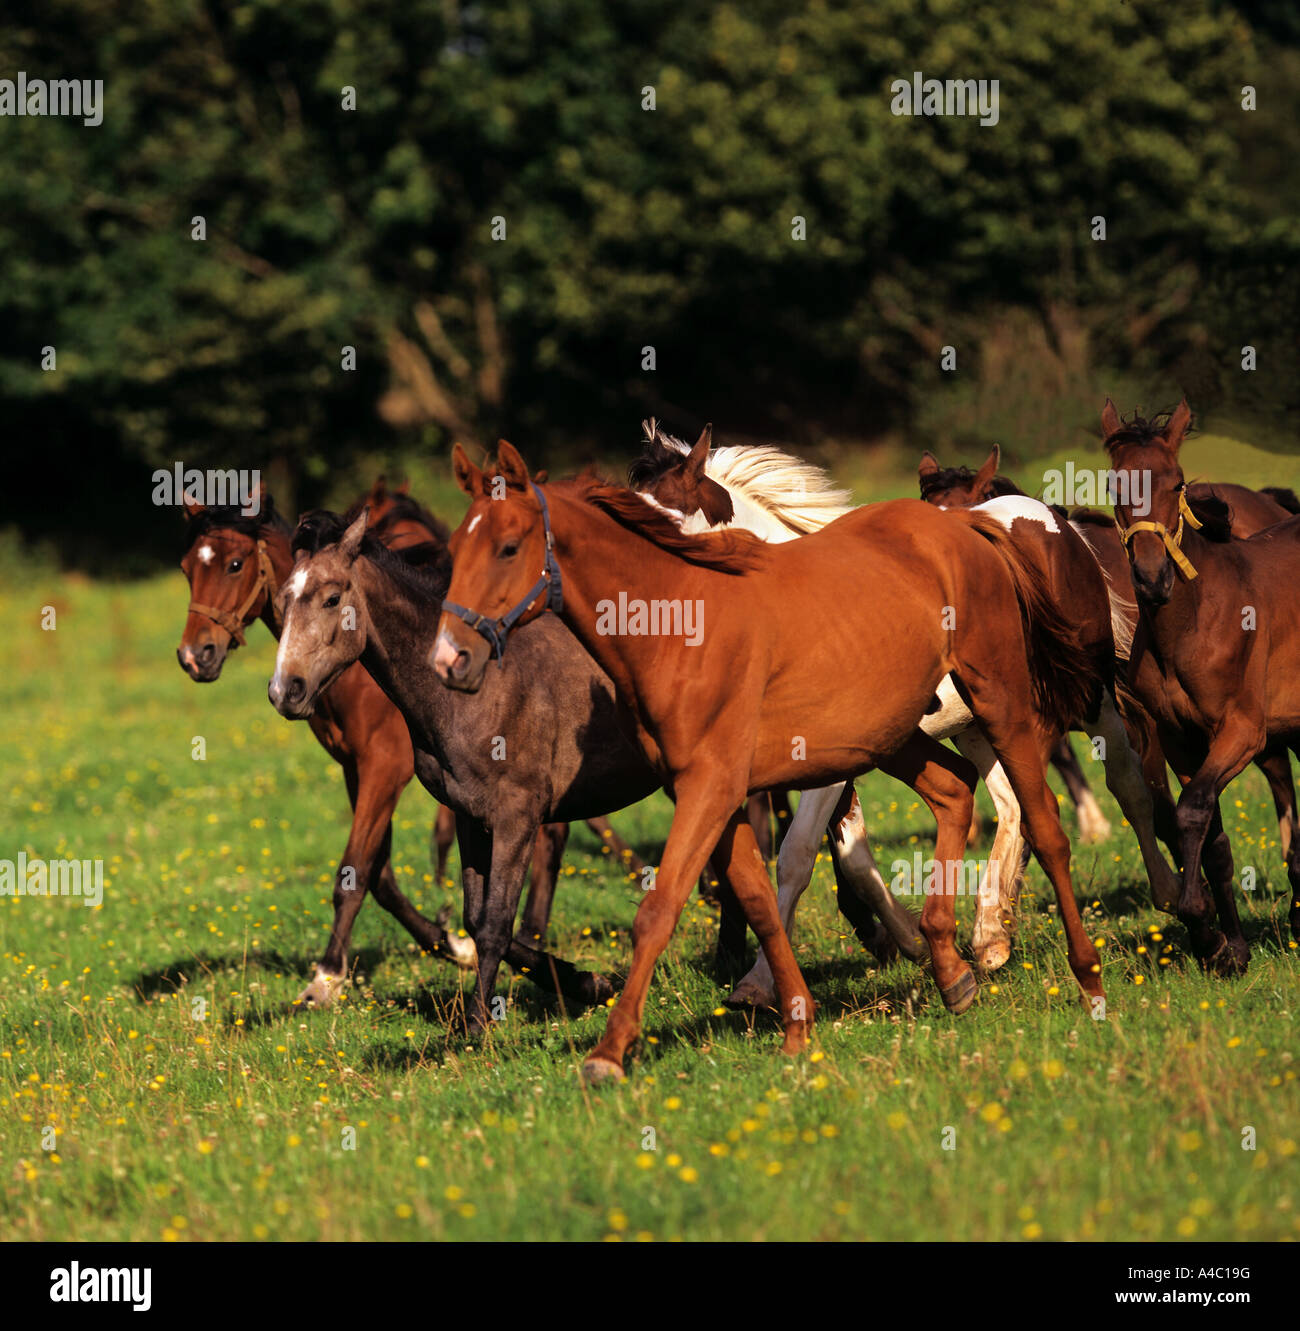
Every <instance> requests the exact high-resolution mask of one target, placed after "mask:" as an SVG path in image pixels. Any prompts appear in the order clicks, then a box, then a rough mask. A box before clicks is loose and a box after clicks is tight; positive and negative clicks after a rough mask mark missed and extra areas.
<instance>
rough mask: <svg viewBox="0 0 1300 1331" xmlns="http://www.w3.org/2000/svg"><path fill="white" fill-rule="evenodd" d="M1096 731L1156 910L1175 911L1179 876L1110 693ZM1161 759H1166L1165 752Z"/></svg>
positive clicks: (1112, 790)
mask: <svg viewBox="0 0 1300 1331" xmlns="http://www.w3.org/2000/svg"><path fill="white" fill-rule="evenodd" d="M1097 734H1098V738H1100V740H1101V741H1102V743H1103V745H1104V746H1105V747H1104V749H1103V750H1102V752H1103V755H1104V758H1103V761H1104V762H1105V764H1106V785H1107V786H1108V787H1109V788H1110V793H1111V794H1112V795H1114V796H1115V800H1116V802H1117V803H1118V804H1119V807H1120V809H1121V811H1122V812H1123V814H1124V817H1125V818H1126V819H1127V820H1128V824H1129V826H1130V827H1131V828H1132V829H1133V832H1134V834H1135V835H1136V836H1137V841H1138V848H1139V849H1140V850H1141V852H1142V863H1143V865H1144V866H1145V868H1146V871H1147V880H1148V881H1149V882H1150V884H1151V896H1152V899H1153V900H1154V902H1155V904H1156V909H1157V910H1163V911H1167V912H1168V913H1169V914H1173V912H1174V910H1175V909H1176V908H1177V905H1178V893H1179V885H1178V876H1177V875H1176V874H1175V873H1174V871H1173V870H1172V869H1171V868H1170V867H1169V862H1168V861H1167V860H1166V859H1165V857H1164V855H1163V854H1162V853H1161V851H1160V845H1159V842H1158V841H1157V839H1156V827H1155V806H1154V803H1153V801H1152V796H1151V787H1150V785H1149V784H1148V782H1147V781H1146V779H1145V778H1144V776H1143V773H1142V765H1141V763H1140V761H1139V760H1138V756H1137V754H1136V753H1134V752H1133V746H1132V745H1131V744H1130V743H1129V732H1128V729H1127V727H1126V726H1125V725H1124V722H1123V719H1122V718H1121V717H1120V714H1119V711H1118V709H1117V708H1116V706H1115V702H1114V700H1113V699H1112V698H1111V696H1110V694H1109V693H1105V694H1103V696H1102V700H1101V711H1100V714H1099V716H1098V721H1097ZM1161 762H1162V763H1163V762H1164V757H1163V754H1162V756H1161Z"/></svg>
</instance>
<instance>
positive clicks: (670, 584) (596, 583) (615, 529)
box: [547, 490, 721, 697]
mask: <svg viewBox="0 0 1300 1331" xmlns="http://www.w3.org/2000/svg"><path fill="white" fill-rule="evenodd" d="M547 498H548V500H549V502H550V509H551V531H552V534H553V535H554V538H555V554H556V559H557V561H558V563H559V565H560V573H561V576H562V579H563V589H564V605H563V608H562V609H561V611H560V618H561V619H563V620H564V622H565V623H566V624H567V625H568V626H569V628H570V629H572V631H573V634H574V636H575V637H576V638H577V639H578V640H579V642H581V643H582V645H583V646H584V647H585V648H586V649H587V651H588V652H589V653H590V654H591V655H592V656H593V657H594V658H595V660H596V661H597V663H598V664H599V665H600V666H601V668H602V669H603V670H604V671H605V673H606V674H607V675H608V676H609V677H610V678H611V679H612V680H613V681H614V684H615V687H616V688H617V689H618V691H619V692H620V693H622V694H624V696H626V697H634V696H636V695H637V693H638V692H639V690H638V689H637V688H636V676H637V673H638V668H639V667H638V661H639V657H638V654H637V652H636V651H635V640H632V639H628V638H626V637H624V636H622V635H620V634H617V633H615V634H601V633H597V632H596V622H597V619H598V618H599V611H598V610H597V606H598V605H599V604H600V602H602V601H606V602H612V603H613V604H614V605H617V604H618V598H619V594H620V593H623V594H624V595H626V596H627V597H629V598H633V597H640V598H643V599H645V600H655V599H663V598H671V599H679V600H681V599H685V598H687V597H691V596H692V595H693V594H697V593H698V592H699V591H700V590H701V588H700V582H701V579H700V578H699V577H698V576H692V575H700V574H704V573H706V572H707V570H705V569H701V568H698V567H696V566H694V565H691V564H688V563H686V562H684V561H683V560H681V559H679V558H677V557H676V556H675V555H673V554H671V553H670V552H668V551H666V550H661V549H660V548H659V547H658V546H657V545H655V544H654V543H653V542H652V541H648V540H645V539H644V538H642V537H639V536H637V535H635V534H634V533H632V532H631V531H629V530H628V529H626V528H625V527H623V526H622V525H621V524H620V523H618V522H616V521H615V520H614V519H613V518H612V517H610V516H609V514H607V513H602V512H601V511H600V510H599V509H598V508H596V507H595V506H594V505H592V504H588V503H584V502H583V501H582V500H580V499H577V498H574V497H573V496H571V495H568V494H565V493H564V492H563V491H558V492H557V491H554V490H552V491H550V492H549V494H548V496H547ZM720 576H721V575H720ZM717 603H721V598H718V601H717Z"/></svg>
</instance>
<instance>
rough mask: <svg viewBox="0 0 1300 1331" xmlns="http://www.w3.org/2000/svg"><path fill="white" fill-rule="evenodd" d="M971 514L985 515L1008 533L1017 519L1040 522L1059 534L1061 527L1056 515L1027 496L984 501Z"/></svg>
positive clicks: (1008, 496)
mask: <svg viewBox="0 0 1300 1331" xmlns="http://www.w3.org/2000/svg"><path fill="white" fill-rule="evenodd" d="M972 512H975V513H987V514H989V516H990V517H994V518H996V519H997V520H998V521H999V522H1000V523H1001V524H1002V525H1003V526H1004V527H1005V528H1006V529H1007V530H1008V531H1010V530H1011V524H1012V523H1013V522H1014V521H1015V520H1016V519H1017V518H1024V520H1025V521H1026V522H1041V523H1042V524H1043V526H1044V527H1046V528H1047V530H1048V531H1051V532H1057V533H1058V534H1059V533H1060V530H1061V527H1060V524H1059V523H1058V522H1057V520H1056V514H1055V513H1053V512H1052V510H1051V509H1050V508H1048V507H1047V505H1046V504H1044V503H1040V502H1039V500H1037V499H1030V497H1029V496H1028V495H1001V496H1000V497H999V498H997V499H986V500H985V501H984V502H983V503H982V504H976V505H975V507H974V509H973V510H972Z"/></svg>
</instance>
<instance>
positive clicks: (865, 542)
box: [432, 441, 1104, 1082]
mask: <svg viewBox="0 0 1300 1331" xmlns="http://www.w3.org/2000/svg"><path fill="white" fill-rule="evenodd" d="M453 461H454V467H455V473H456V478H457V481H458V482H459V484H460V486H461V488H462V489H463V490H465V491H466V493H467V494H469V495H470V498H471V503H470V507H469V510H468V512H467V513H466V515H465V519H464V521H463V522H462V523H461V525H460V527H459V528H457V530H456V532H455V533H454V534H453V537H452V551H453V556H454V564H453V570H452V579H451V584H450V586H449V588H448V592H447V597H446V600H445V602H444V605H443V613H442V617H441V620H440V621H439V631H438V637H437V640H436V643H435V647H434V650H433V653H432V660H433V664H434V666H435V668H436V670H437V673H438V676H439V678H441V679H442V681H443V682H444V683H445V684H447V685H448V686H449V687H451V688H455V689H459V690H465V691H470V692H473V691H475V690H477V689H478V688H479V687H480V686H481V685H482V683H483V680H484V676H485V674H486V672H487V669H488V667H489V664H490V661H491V658H492V656H493V655H494V654H496V655H498V656H500V655H501V654H503V653H504V652H505V650H506V649H507V639H508V635H509V633H510V632H511V630H512V629H513V628H514V627H515V626H517V625H519V624H522V623H527V622H528V621H530V620H532V619H535V618H537V617H538V616H539V615H541V614H542V613H543V611H544V610H545V609H546V608H547V606H548V605H549V606H551V607H553V608H554V609H555V610H556V612H557V613H558V614H559V615H560V616H561V618H562V619H563V620H564V621H565V623H566V624H568V625H569V626H570V628H571V629H572V631H573V632H574V633H575V634H576V635H577V637H578V638H579V640H580V641H581V642H582V644H583V646H585V647H586V648H587V650H588V651H589V652H590V653H591V654H592V655H593V656H594V657H595V658H596V660H597V661H598V662H599V663H600V665H601V666H602V667H603V668H604V669H605V671H606V672H607V673H608V674H609V676H610V677H611V679H612V680H613V681H614V684H615V687H616V689H617V690H618V693H619V696H620V698H621V699H622V700H623V701H624V702H625V704H626V705H627V706H628V707H629V708H630V709H631V711H632V713H633V714H634V716H635V720H636V728H637V736H638V739H639V741H640V744H641V746H642V748H643V750H644V752H645V754H646V757H647V758H648V759H649V761H650V762H651V763H652V764H653V765H654V766H655V767H656V769H657V770H658V771H659V773H660V774H661V775H662V777H663V779H664V782H665V786H666V788H667V789H668V791H669V793H670V794H671V795H672V796H673V798H674V800H675V801H676V806H677V807H676V811H675V814H674V817H673V823H672V827H671V829H670V831H669V834H668V842H667V845H666V847H665V849H664V854H663V860H662V864H661V866H660V869H659V874H658V877H657V880H656V882H655V884H654V887H653V890H651V891H648V892H646V893H645V896H644V899H643V901H642V902H641V904H640V906H639V907H638V909H637V915H636V922H635V925H634V927H633V954H632V966H631V971H630V973H629V975H628V979H627V983H626V986H625V988H624V990H623V993H622V995H621V996H620V998H619V1000H618V1003H617V1005H616V1006H615V1007H614V1009H613V1011H612V1012H611V1013H610V1016H609V1020H608V1023H607V1025H606V1029H605V1034H604V1036H603V1038H602V1039H601V1040H600V1042H599V1043H598V1044H597V1046H596V1048H595V1049H594V1050H593V1051H592V1052H591V1053H590V1054H589V1055H588V1057H587V1059H586V1062H585V1065H584V1075H585V1076H586V1078H587V1079H588V1080H589V1081H593V1082H594V1081H600V1080H602V1079H604V1078H606V1077H621V1076H622V1075H623V1061H624V1058H625V1056H626V1054H627V1051H628V1049H629V1047H630V1046H631V1045H632V1043H633V1041H634V1040H635V1039H636V1037H637V1035H638V1033H639V1031H640V1027H641V1021H642V1014H643V1011H644V1006H645V1001H646V997H647V992H648V989H649V985H650V980H651V977H652V974H653V970H654V965H655V962H656V960H657V959H658V957H659V954H660V953H661V952H662V951H663V949H664V948H665V947H666V946H667V944H668V941H669V939H670V937H671V936H672V933H673V931H674V929H675V927H676V923H677V920H678V917H679V916H680V913H681V910H682V907H683V905H684V904H685V901H686V898H687V896H688V894H689V892H690V889H691V886H692V884H693V883H694V882H695V880H696V879H697V878H698V876H699V873H700V870H701V869H702V868H703V867H704V863H705V861H706V859H707V858H708V855H709V852H710V850H711V849H712V848H713V846H714V845H715V844H717V845H719V846H720V847H721V850H722V854H723V858H724V859H726V860H727V861H728V863H729V867H730V865H731V864H732V863H735V864H738V865H748V866H749V871H748V872H741V873H737V874H735V875H733V876H732V885H733V887H734V889H735V891H736V895H737V897H738V899H739V901H740V904H741V906H742V908H743V909H744V911H745V913H746V916H747V918H748V920H749V923H750V925H751V926H752V927H753V929H754V932H755V933H756V934H757V935H758V938H759V941H760V943H761V944H762V946H763V950H764V952H765V954H766V956H767V960H768V963H769V965H770V967H771V969H772V973H773V975H774V977H775V980H776V988H777V993H778V996H779V999H780V1015H781V1021H782V1025H783V1027H784V1032H785V1038H784V1041H783V1044H782V1048H783V1051H784V1052H787V1053H797V1052H799V1051H801V1050H802V1049H803V1048H804V1047H805V1045H806V1043H807V1035H808V1028H809V1026H810V1024H811V1021H812V1017H813V1002H812V997H811V995H810V994H809V992H808V989H807V986H806V985H805V983H804V980H803V977H802V975H801V974H800V972H799V967H798V965H797V963H796V961H795V958H794V953H793V950H792V949H791V946H790V943H789V940H788V939H787V938H786V935H785V932H784V930H783V929H782V927H781V921H780V916H779V915H778V913H777V909H776V903H775V902H774V900H773V898H772V893H771V887H770V884H769V883H768V881H767V875H766V872H763V873H761V874H755V873H753V872H752V868H753V866H754V865H755V864H756V863H757V864H759V865H760V866H761V861H760V859H759V855H758V847H757V844H756V842H755V839H754V833H753V830H752V829H751V828H750V826H749V824H748V822H747V821H746V820H745V818H744V816H743V813H742V812H741V805H742V804H743V802H744V800H745V797H746V796H747V795H748V794H750V793H752V792H754V791H759V790H766V789H768V788H770V787H772V786H776V785H789V786H793V787H795V788H799V789H805V788H815V787H817V786H825V785H828V784H829V783H831V782H832V781H836V780H839V779H842V778H844V777H850V776H856V775H857V774H859V773H861V772H864V771H867V770H869V769H870V768H872V767H880V768H881V769H882V770H884V771H887V772H889V773H890V774H891V775H893V776H896V777H898V778H899V779H900V780H902V781H904V782H905V783H906V784H907V785H909V786H910V787H911V788H912V789H913V790H915V791H916V792H917V794H918V795H919V796H920V797H921V798H922V799H924V800H925V802H926V803H927V804H928V805H929V806H930V809H931V811H932V812H933V813H934V816H935V818H936V821H937V822H938V839H937V843H936V850H935V859H936V861H937V862H938V863H939V864H940V865H945V866H946V865H948V864H956V863H957V862H959V861H960V860H961V857H962V854H963V851H964V848H965V843H966V833H967V829H968V828H969V826H970V815H971V808H972V804H973V789H974V784H975V769H974V767H973V765H972V764H971V763H969V762H968V761H967V760H966V759H964V758H962V757H960V756H959V755H957V754H955V753H953V752H952V751H951V750H947V749H945V748H944V747H943V745H941V744H940V743H938V742H937V741H936V740H933V739H931V738H929V737H928V736H926V735H923V734H921V733H920V732H919V731H918V729H917V727H918V724H919V722H920V720H921V718H922V717H923V716H924V714H925V711H926V709H927V707H929V705H930V703H931V700H932V698H933V697H934V692H935V688H936V686H937V685H938V683H939V681H940V680H941V679H942V678H943V676H944V675H946V674H948V673H952V674H953V675H954V676H955V678H956V680H957V681H958V683H959V686H960V688H961V689H962V690H963V691H964V693H965V694H966V695H967V698H968V701H969V705H970V707H971V709H972V711H973V712H974V714H975V716H976V717H977V718H978V720H979V722H980V725H981V727H982V728H983V730H984V731H985V733H986V735H987V736H988V739H989V741H990V743H991V745H992V747H993V749H994V752H995V753H996V754H997V757H998V758H999V760H1000V761H1001V762H1002V764H1003V767H1004V768H1005V769H1006V772H1007V775H1008V778H1009V779H1010V781H1011V784H1012V787H1013V789H1014V790H1015V793H1016V796H1017V798H1018V799H1019V801H1020V805H1021V808H1022V810H1023V812H1024V817H1025V821H1026V823H1027V831H1028V838H1029V841H1030V843H1031V845H1032V846H1033V848H1034V851H1035V853H1036V854H1037V856H1038V859H1039V862H1040V863H1041V864H1042V866H1043V869H1044V871H1045V872H1046V873H1047V876H1048V878H1049V879H1050V880H1051V882H1052V885H1053V887H1054V888H1055V890H1056V897H1057V903H1058V906H1059V909H1060V912H1061V920H1062V923H1063V924H1064V926H1065V932H1066V937H1067V943H1068V953H1069V961H1070V967H1071V970H1072V971H1073V973H1074V975H1075V977H1076V979H1077V980H1078V982H1079V985H1080V987H1081V988H1082V990H1083V991H1084V994H1085V995H1086V997H1087V999H1088V1000H1089V1001H1090V1003H1092V1004H1100V1003H1101V1002H1103V1001H1104V1000H1103V991H1102V984H1101V966H1100V962H1099V959H1098V955H1097V950H1096V948H1095V947H1094V946H1093V943H1092V941H1091V939H1089V938H1088V936H1087V934H1086V933H1085V932H1084V930H1083V926H1082V924H1081V922H1080V919H1079V911H1078V906H1077V903H1076V901H1075V899H1074V893H1073V888H1072V886H1071V882H1070V848H1069V842H1068V840H1067V839H1066V836H1065V833H1064V832H1063V830H1062V829H1061V824H1060V819H1059V816H1058V814H1057V808H1056V801H1055V799H1054V798H1053V797H1052V795H1051V793H1050V791H1049V790H1048V787H1047V784H1046V781H1045V779H1044V775H1043V767H1044V754H1043V752H1042V749H1043V744H1044V737H1043V736H1042V734H1041V733H1040V732H1039V731H1038V730H1037V728H1036V727H1035V725H1034V723H1033V722H1032V720H1030V719H1029V718H1027V717H1026V715H1025V711H1024V706H1023V700H1024V699H1025V698H1026V697H1029V696H1037V697H1038V699H1039V703H1040V707H1041V709H1042V711H1043V712H1044V714H1050V715H1053V716H1055V717H1056V718H1058V719H1068V717H1069V716H1070V715H1073V714H1074V713H1075V712H1076V710H1078V708H1079V707H1080V705H1081V699H1082V698H1084V697H1086V696H1088V695H1089V694H1091V693H1092V692H1093V691H1095V689H1096V687H1097V683H1098V681H1097V679H1096V677H1095V676H1093V675H1091V674H1089V673H1088V671H1087V670H1086V668H1085V667H1084V666H1083V665H1082V656H1081V655H1080V654H1078V653H1077V651H1076V644H1075V643H1074V642H1073V641H1072V631H1071V629H1070V627H1069V626H1068V625H1067V624H1065V623H1064V621H1063V620H1062V619H1061V618H1060V616H1059V615H1058V614H1057V613H1056V612H1055V611H1054V610H1053V608H1052V607H1051V605H1050V602H1049V601H1048V600H1047V598H1046V596H1045V593H1044V590H1043V588H1042V585H1041V581H1040V580H1039V579H1038V577H1037V575H1036V574H1035V573H1034V572H1033V571H1032V570H1031V569H1029V568H1028V567H1027V566H1026V565H1024V564H1023V562H1022V561H1021V560H1020V559H1019V558H1018V556H1017V554H1016V552H1015V550H1014V549H1013V548H1012V547H1011V546H1009V544H1008V543H1007V541H1006V539H1005V538H1006V533H1005V531H1004V530H1003V528H1002V527H1000V526H998V525H997V524H996V523H992V522H990V521H989V520H988V519H986V518H981V517H979V516H972V515H970V514H966V513H941V512H938V511H937V510H936V509H934V508H932V507H930V506H929V505H926V504H922V503H920V502H918V501H915V500H897V501H894V502H892V503H886V504H877V505H873V506H870V507H868V508H865V509H860V510H857V511H856V512H854V513H851V514H848V515H847V516H846V517H844V518H841V519H840V520H838V521H836V522H833V523H831V524H830V526H828V527H826V528H824V529H823V530H822V531H820V532H815V533H813V534H812V535H810V536H807V537H805V538H804V539H802V540H799V541H792V542H790V543H788V544H786V545H767V544H765V543H763V542H761V541H759V540H757V539H756V538H754V537H752V536H749V535H747V534H740V533H731V532H728V533H724V534H722V535H706V536H688V535H685V534H683V533H682V532H681V531H679V530H678V528H677V527H676V526H674V524H673V523H672V522H671V521H670V520H669V519H668V518H666V517H665V516H664V515H663V514H662V513H659V512H656V510H655V509H653V508H652V507H651V506H650V505H649V504H648V503H646V501H645V500H643V499H641V498H640V497H639V496H637V495H635V494H633V493H632V492H630V491H628V490H624V489H622V488H620V487H616V486H613V485H609V484H606V483H603V482H600V481H598V480H595V479H591V478H586V479H582V480H578V481H568V482H559V483H553V484H550V485H547V486H541V485H537V484H535V483H533V482H532V481H531V480H530V479H529V474H528V469H527V467H526V466H525V465H524V462H523V459H522V458H521V457H520V456H519V454H518V453H517V452H516V451H515V449H514V448H512V447H511V446H510V445H509V444H508V443H505V442H504V441H502V442H501V444H500V445H499V451H498V471H497V475H498V476H499V477H500V479H501V482H503V483H501V484H498V483H496V481H495V478H488V477H485V475H484V473H483V472H482V471H481V470H480V469H479V468H478V467H476V466H474V465H473V464H472V463H471V462H470V460H469V458H468V457H467V456H466V454H465V451H464V449H462V448H461V447H460V446H459V445H458V446H457V447H456V449H455V451H454V455H453ZM620 596H621V597H623V598H624V600H625V602H627V601H629V600H630V598H635V599H637V600H641V601H651V600H660V601H663V600H667V601H669V603H670V604H671V602H672V601H677V602H679V603H680V604H681V605H682V606H683V607H684V606H685V605H686V604H687V603H690V604H691V606H692V607H694V609H695V610H696V612H697V613H699V614H702V615H703V619H702V621H701V630H702V634H703V640H704V643H705V644H706V645H705V646H704V649H703V650H700V649H699V648H696V647H692V646H689V645H688V641H689V640H688V639H686V638H685V637H683V636H673V635H672V634H671V633H670V634H665V635H660V636H648V635H647V636H641V635H639V634H634V633H631V632H619V631H617V630H615V631H613V632H610V631H604V632H602V631H601V630H602V629H606V630H608V628H609V624H610V616H609V614H608V609H607V608H608V607H609V606H611V605H617V604H619V598H620ZM683 613H684V612H683ZM882 619H883V620H884V621H886V622H888V623H890V624H891V625H893V626H894V630H895V631H894V633H893V634H891V635H890V636H889V637H888V638H885V639H881V637H880V635H879V634H878V633H877V632H876V626H877V624H878V623H879V622H880V621H881V620H882ZM1031 655H1032V656H1033V657H1034V659H1035V665H1036V667H1037V668H1036V669H1034V670H1033V671H1032V672H1031V669H1030V664H1029V662H1030V657H1031ZM1045 681H1051V684H1050V686H1049V685H1048V684H1046V683H1045ZM921 928H922V930H923V932H924V933H925V935H926V937H927V939H928V940H929V943H930V951H931V957H932V962H933V966H934V975H935V979H936V982H937V984H938V986H939V990H940V993H941V995H942V996H943V999H944V1002H945V1003H946V1004H947V1006H948V1007H949V1008H950V1009H952V1010H954V1011H963V1010H965V1008H967V1007H969V1005H970V1004H971V1002H972V1001H973V1000H974V997H975V990H976V986H975V980H974V976H973V974H972V973H971V970H970V967H969V966H968V965H967V964H966V962H964V961H963V960H962V959H961V958H960V957H959V956H958V954H957V950H956V947H955V946H954V938H955V903H954V899H953V896H952V895H951V894H950V893H946V892H944V893H938V894H935V895H932V896H928V897H927V898H926V903H925V909H924V913H923V915H922V924H921ZM1094 1010H1095V1008H1094Z"/></svg>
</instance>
